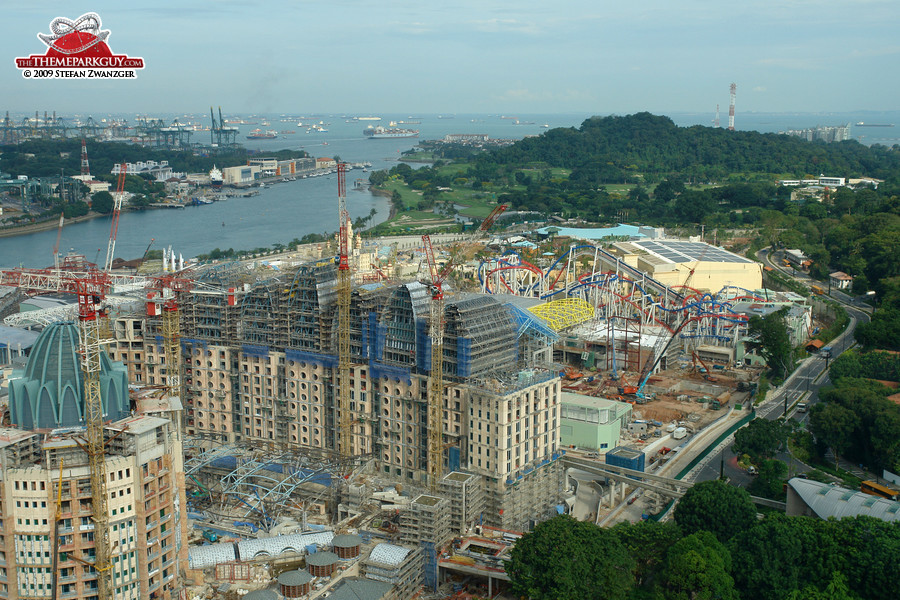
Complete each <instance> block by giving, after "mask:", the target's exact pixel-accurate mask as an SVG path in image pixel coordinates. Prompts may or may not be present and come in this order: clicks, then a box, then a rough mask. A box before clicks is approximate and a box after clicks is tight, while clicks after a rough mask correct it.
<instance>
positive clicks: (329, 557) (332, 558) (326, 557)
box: [306, 550, 340, 567]
mask: <svg viewBox="0 0 900 600" xmlns="http://www.w3.org/2000/svg"><path fill="white" fill-rule="evenodd" d="M339 560H340V557H339V556H338V555H337V554H335V553H334V552H329V551H327V550H326V551H325V552H316V553H315V554H310V555H309V556H307V557H306V564H307V566H309V565H312V566H314V567H327V566H328V565H333V564H335V563H337V562H338V561H339Z"/></svg>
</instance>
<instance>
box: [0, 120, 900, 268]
mask: <svg viewBox="0 0 900 600" xmlns="http://www.w3.org/2000/svg"><path fill="white" fill-rule="evenodd" d="M358 116H364V115H362V114H361V115H358ZM378 116H380V117H381V120H380V121H377V122H373V121H356V120H352V119H350V118H349V117H343V116H337V115H332V116H325V115H316V116H312V115H311V116H309V117H305V116H304V117H296V118H290V119H288V118H287V117H281V116H278V115H268V116H267V117H265V118H266V119H267V121H268V123H269V125H268V126H264V125H262V121H263V117H253V118H247V117H244V118H245V120H248V121H255V122H256V123H255V124H252V125H251V124H242V125H239V128H240V135H239V137H238V142H239V143H241V144H243V145H245V146H246V147H247V148H249V149H252V150H255V151H258V152H259V154H260V156H265V155H266V153H267V152H272V151H275V150H279V149H283V148H287V149H295V150H300V149H302V150H305V151H307V152H308V153H309V154H310V155H311V156H314V157H335V156H337V157H340V159H341V160H343V161H346V162H350V163H365V162H368V163H371V164H372V166H371V167H370V168H369V171H372V170H378V169H385V168H390V167H391V166H393V165H395V164H397V161H398V159H399V158H400V157H401V156H402V152H404V151H406V150H409V149H411V148H413V147H415V145H416V144H417V143H418V142H419V141H420V140H423V139H440V138H443V137H444V136H445V135H447V134H452V133H481V134H487V135H489V136H490V137H491V138H500V139H522V138H523V137H525V136H528V135H539V134H541V133H543V132H545V131H547V129H548V128H554V127H578V126H579V125H580V124H581V123H582V121H583V120H584V119H585V118H587V116H588V115H584V114H577V115H575V114H568V115H566V114H557V115H398V114H394V115H386V114H380V115H378ZM671 118H672V120H673V121H674V122H675V123H676V124H677V125H681V126H688V125H695V124H701V125H709V124H711V123H710V122H711V118H712V117H711V115H705V114H673V115H672V116H671ZM898 118H900V116H898V114H897V113H878V114H875V115H872V114H862V113H861V114H833V115H800V114H798V115H781V114H779V115H765V114H753V115H741V114H739V115H738V118H737V122H736V126H737V128H738V129H754V130H757V131H763V132H768V131H779V130H782V129H788V128H801V127H810V126H815V125H841V124H846V123H848V122H850V123H856V122H857V121H869V122H885V121H887V122H895V120H897V119H898ZM202 119H203V118H202V117H200V116H198V118H197V120H198V121H199V122H200V123H204V121H203V120H202ZM282 119H284V120H282ZM181 120H184V119H183V118H182V119H181ZM390 121H398V122H400V121H419V123H415V124H398V127H406V128H409V129H417V130H419V131H420V134H419V137H418V139H417V138H397V139H377V140H374V139H369V138H366V137H364V136H363V129H364V128H365V127H366V126H368V125H383V126H388V124H389V123H390ZM298 122H302V123H303V125H298ZM206 124H207V125H208V117H207V118H206ZM308 125H316V126H318V127H319V128H320V129H325V130H327V131H318V130H316V129H310V128H308V127H307V126H308ZM545 125H546V126H547V127H545ZM257 128H259V129H263V130H273V131H277V132H279V134H278V137H277V138H276V139H254V140H248V139H246V135H247V134H248V133H249V132H250V131H251V130H253V129H257ZM286 130H293V131H296V133H294V134H281V133H280V132H281V131H286ZM307 131H309V132H308V133H307ZM875 134H877V135H878V136H879V138H880V139H878V140H874V139H865V138H863V139H860V141H862V142H864V143H872V142H876V143H883V144H886V145H892V143H898V142H900V140H893V139H892V138H896V137H897V136H898V134H900V127H897V128H884V129H881V128H878V130H875V128H870V129H869V130H866V129H864V128H853V137H854V138H859V136H867V135H868V136H870V137H874V136H875ZM881 138H884V139H881ZM192 141H194V142H201V143H209V132H195V133H194V136H193V138H192ZM336 177H337V176H336V175H334V174H332V175H328V176H325V177H315V178H307V179H297V180H296V181H288V182H281V183H277V184H274V185H270V186H266V187H265V188H262V189H260V193H259V194H258V195H256V196H251V197H248V198H229V199H227V200H225V201H220V202H215V203H213V204H208V205H201V206H189V207H187V208H184V209H177V210H174V209H168V210H164V209H159V210H147V211H141V212H126V213H123V214H122V216H121V219H120V222H119V233H118V237H117V242H116V256H117V257H121V258H124V259H134V258H139V257H140V256H142V255H143V253H144V250H145V249H146V247H147V245H148V244H149V243H150V240H151V239H154V240H155V241H154V244H153V247H154V248H155V249H160V248H164V247H169V246H171V247H172V248H173V249H174V250H175V252H176V253H181V254H182V255H183V256H184V257H185V258H188V257H193V256H196V255H197V254H201V253H207V252H209V251H211V250H213V249H214V248H219V249H222V250H227V249H228V248H233V249H234V250H250V249H253V248H258V247H270V246H272V245H274V244H287V243H289V242H290V241H291V240H293V239H295V238H298V239H299V238H302V237H303V236H304V235H306V234H308V233H325V232H333V231H335V230H336V229H337V223H338V219H337V199H336V196H337V181H336ZM367 178H368V173H364V172H363V171H362V170H361V169H353V170H351V171H349V172H348V173H347V188H348V192H347V205H348V209H349V211H350V216H351V218H353V219H356V218H358V217H367V216H369V214H370V212H371V211H372V210H373V209H374V210H375V217H374V218H373V219H372V221H371V224H376V223H379V222H381V221H384V220H385V219H387V217H388V213H389V203H388V200H387V198H384V197H381V196H376V195H373V194H372V193H370V192H369V191H368V190H365V191H359V190H355V189H354V181H355V180H356V179H367ZM109 231H110V218H109V217H105V218H97V219H93V220H90V221H85V222H82V223H77V224H72V225H67V226H66V227H65V228H64V229H63V232H62V239H61V242H60V252H62V253H65V252H67V251H69V250H73V251H75V252H77V253H80V254H84V255H85V256H86V257H87V258H88V260H91V261H93V262H101V263H102V261H103V260H104V259H105V253H106V247H107V243H108V239H109ZM56 234H57V232H56V230H55V229H54V230H52V231H44V232H39V233H32V234H27V235H20V236H13V237H3V238H0V267H18V266H25V267H33V268H38V267H45V266H47V265H49V264H51V263H52V252H53V246H54V244H55V242H56Z"/></svg>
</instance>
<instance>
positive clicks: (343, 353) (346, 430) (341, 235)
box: [337, 163, 353, 456]
mask: <svg viewBox="0 0 900 600" xmlns="http://www.w3.org/2000/svg"><path fill="white" fill-rule="evenodd" d="M337 168H338V177H337V179H338V219H339V223H340V227H339V229H338V410H339V411H340V416H339V418H338V440H339V446H340V448H339V449H340V452H341V455H342V456H350V455H351V454H352V453H353V447H352V445H353V429H352V428H353V419H352V418H351V416H350V294H351V286H350V256H349V253H350V240H349V231H348V228H347V222H348V221H349V220H350V214H349V213H348V212H347V186H346V181H345V180H346V175H345V174H346V170H347V165H346V164H345V163H338V166H337Z"/></svg>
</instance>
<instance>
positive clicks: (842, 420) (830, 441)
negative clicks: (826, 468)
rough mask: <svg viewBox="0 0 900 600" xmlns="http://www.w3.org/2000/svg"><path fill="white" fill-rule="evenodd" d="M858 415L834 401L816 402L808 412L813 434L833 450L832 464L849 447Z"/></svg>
mask: <svg viewBox="0 0 900 600" xmlns="http://www.w3.org/2000/svg"><path fill="white" fill-rule="evenodd" d="M858 425H859V417H857V416H856V413H854V412H853V411H851V410H849V409H847V408H844V407H843V406H841V405H839V404H836V403H834V402H828V403H827V404H824V405H823V404H821V403H820V404H816V405H815V406H813V409H812V410H811V411H810V413H809V428H810V431H812V433H813V435H815V436H816V438H817V439H818V440H819V441H821V442H822V443H823V444H825V445H826V446H828V447H829V448H831V451H832V452H834V466H835V468H837V460H838V455H843V454H844V453H845V452H846V451H847V449H848V448H849V447H850V443H851V441H852V439H853V432H854V431H855V430H856V428H857V426H858Z"/></svg>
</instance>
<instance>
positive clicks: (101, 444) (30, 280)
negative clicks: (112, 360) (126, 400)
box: [0, 268, 148, 598]
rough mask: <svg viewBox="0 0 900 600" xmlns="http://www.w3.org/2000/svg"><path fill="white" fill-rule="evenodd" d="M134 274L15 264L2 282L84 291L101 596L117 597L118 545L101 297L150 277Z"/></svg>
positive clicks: (82, 332)
mask: <svg viewBox="0 0 900 600" xmlns="http://www.w3.org/2000/svg"><path fill="white" fill-rule="evenodd" d="M147 282H148V279H147V278H143V277H134V276H111V275H109V274H108V273H107V272H106V271H100V270H98V269H96V268H92V269H90V270H87V271H75V270H58V269H15V270H6V271H0V285H8V286H14V287H19V288H22V289H24V290H31V291H42V292H63V293H68V294H75V295H77V296H78V332H79V338H80V340H79V341H80V344H79V345H80V348H79V353H80V355H81V360H80V363H81V373H82V379H83V384H84V422H85V443H84V444H83V445H81V448H82V449H83V450H84V451H85V453H86V454H87V456H88V465H89V468H90V481H91V518H92V520H93V522H94V532H93V534H94V560H93V562H91V563H88V562H86V561H82V560H81V559H77V560H80V561H81V562H86V564H89V565H90V566H92V567H93V568H94V570H95V571H96V572H97V592H98V597H99V598H113V597H114V585H113V580H112V570H111V565H112V561H111V555H112V548H111V545H110V538H109V505H108V496H107V473H106V434H105V430H104V426H103V425H104V416H103V400H102V396H101V390H100V370H101V352H102V342H101V337H100V319H101V317H102V313H103V310H102V308H101V303H102V302H103V300H104V299H105V298H106V295H107V294H108V293H109V291H110V289H111V288H112V285H113V283H132V284H134V283H147Z"/></svg>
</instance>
